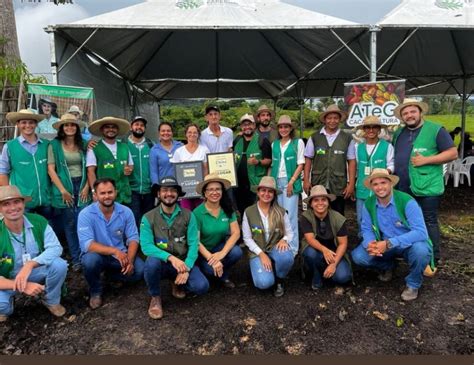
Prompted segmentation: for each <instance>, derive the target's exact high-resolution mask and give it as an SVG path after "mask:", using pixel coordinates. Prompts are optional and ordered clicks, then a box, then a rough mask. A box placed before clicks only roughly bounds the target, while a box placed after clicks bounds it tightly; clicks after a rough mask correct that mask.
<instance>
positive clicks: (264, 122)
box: [255, 104, 278, 144]
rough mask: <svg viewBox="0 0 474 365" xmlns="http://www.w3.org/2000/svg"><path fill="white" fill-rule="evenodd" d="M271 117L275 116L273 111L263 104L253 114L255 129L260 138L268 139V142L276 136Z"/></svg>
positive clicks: (276, 132)
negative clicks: (255, 122) (255, 123)
mask: <svg viewBox="0 0 474 365" xmlns="http://www.w3.org/2000/svg"><path fill="white" fill-rule="evenodd" d="M273 118H275V112H274V111H273V110H271V109H270V108H268V107H267V106H266V105H265V104H264V105H261V106H260V107H259V108H258V110H257V114H255V119H256V121H257V131H258V133H259V134H260V136H261V137H262V138H266V139H268V141H269V142H270V144H271V143H272V142H273V141H274V140H275V139H277V138H278V131H277V130H276V129H275V128H274V126H273V125H272V124H271V122H272V120H273Z"/></svg>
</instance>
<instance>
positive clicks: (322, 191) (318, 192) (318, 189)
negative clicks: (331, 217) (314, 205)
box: [303, 185, 336, 205]
mask: <svg viewBox="0 0 474 365" xmlns="http://www.w3.org/2000/svg"><path fill="white" fill-rule="evenodd" d="M319 196H324V197H326V198H328V199H329V201H334V200H336V196H335V195H334V194H329V193H328V191H327V190H326V188H325V187H324V186H323V185H315V186H313V187H312V188H311V191H310V192H309V196H308V197H307V198H306V199H305V200H303V202H304V203H306V204H308V205H309V204H310V203H311V200H312V199H313V198H316V197H319Z"/></svg>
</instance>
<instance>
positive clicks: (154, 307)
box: [148, 297, 163, 319]
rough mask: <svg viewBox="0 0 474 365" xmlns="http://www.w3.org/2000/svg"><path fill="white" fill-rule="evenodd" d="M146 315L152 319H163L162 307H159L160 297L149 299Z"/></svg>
mask: <svg viewBox="0 0 474 365" xmlns="http://www.w3.org/2000/svg"><path fill="white" fill-rule="evenodd" d="M148 315H149V316H150V318H152V319H161V318H163V307H162V306H161V298H160V297H151V301H150V306H149V307H148Z"/></svg>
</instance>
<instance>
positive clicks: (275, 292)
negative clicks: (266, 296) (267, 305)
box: [273, 283, 285, 298]
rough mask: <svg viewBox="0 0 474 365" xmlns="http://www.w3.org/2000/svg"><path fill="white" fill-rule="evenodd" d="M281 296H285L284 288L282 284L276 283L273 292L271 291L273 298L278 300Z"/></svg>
mask: <svg viewBox="0 0 474 365" xmlns="http://www.w3.org/2000/svg"><path fill="white" fill-rule="evenodd" d="M283 294H285V287H284V286H283V283H278V284H277V285H276V287H275V290H273V296H274V297H276V298H279V297H282V296H283Z"/></svg>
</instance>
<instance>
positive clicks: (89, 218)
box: [77, 178, 145, 309]
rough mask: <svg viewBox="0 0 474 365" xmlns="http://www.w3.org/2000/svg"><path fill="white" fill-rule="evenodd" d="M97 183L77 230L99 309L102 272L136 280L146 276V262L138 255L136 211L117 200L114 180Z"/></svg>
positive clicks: (118, 278)
mask: <svg viewBox="0 0 474 365" xmlns="http://www.w3.org/2000/svg"><path fill="white" fill-rule="evenodd" d="M93 186H94V191H95V192H94V195H95V198H96V201H95V202H94V203H93V204H91V205H89V206H88V207H86V208H84V209H83V210H82V211H81V212H80V213H79V220H78V223H77V233H78V236H79V244H80V246H81V251H82V266H83V272H84V276H85V278H86V281H87V284H88V285H89V294H90V298H89V306H90V307H91V308H92V309H97V308H99V307H100V306H101V305H102V292H103V288H102V282H101V273H102V272H104V271H105V272H106V273H108V274H110V275H111V279H112V280H114V281H122V282H136V281H139V280H140V279H142V278H143V270H144V268H145V263H144V262H143V260H142V259H141V258H139V257H137V252H138V241H139V237H138V230H137V226H136V225H135V218H134V217H133V213H132V211H131V210H130V208H128V207H126V206H124V205H122V204H119V203H117V202H116V201H115V199H116V197H117V188H116V186H115V182H114V180H113V179H111V178H102V179H97V180H95V181H94V185H93Z"/></svg>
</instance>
